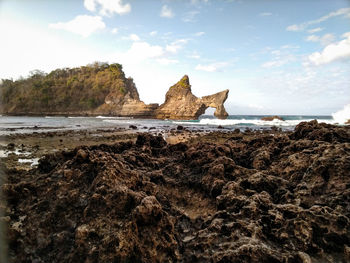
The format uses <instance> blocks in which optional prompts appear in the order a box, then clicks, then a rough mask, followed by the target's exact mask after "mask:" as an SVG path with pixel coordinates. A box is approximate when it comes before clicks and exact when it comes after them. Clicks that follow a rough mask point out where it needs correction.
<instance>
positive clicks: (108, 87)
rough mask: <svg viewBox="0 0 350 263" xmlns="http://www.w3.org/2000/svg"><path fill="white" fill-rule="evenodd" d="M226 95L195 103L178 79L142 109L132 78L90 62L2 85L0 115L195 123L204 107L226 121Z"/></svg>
mask: <svg viewBox="0 0 350 263" xmlns="http://www.w3.org/2000/svg"><path fill="white" fill-rule="evenodd" d="M227 94H228V90H225V91H222V92H219V93H216V94H214V95H211V96H205V97H203V98H197V97H196V96H194V95H193V94H192V92H191V85H190V83H189V80H188V77H187V76H184V77H183V78H182V79H181V80H180V81H179V82H178V83H176V84H175V85H174V86H172V87H171V88H170V89H169V91H168V92H167V94H166V100H165V102H164V103H163V104H162V105H161V106H160V107H159V105H158V104H145V103H144V102H143V101H141V100H140V97H139V93H138V91H137V89H136V86H135V84H134V82H133V79H132V78H126V77H125V74H124V72H123V70H122V66H121V65H120V64H117V63H115V64H110V65H109V64H107V63H100V62H96V63H94V64H91V65H87V66H82V67H79V68H72V69H69V68H65V69H57V70H54V71H52V72H50V73H49V74H45V73H44V72H41V71H33V72H32V73H31V75H30V77H28V78H26V79H23V78H22V79H19V80H16V81H13V80H8V79H7V80H2V82H1V84H0V113H1V114H7V115H86V116H97V115H110V116H124V117H138V118H158V119H198V117H199V116H200V115H201V114H203V113H204V112H205V110H206V109H207V108H208V107H214V108H216V111H215V116H216V117H218V118H226V117H227V115H228V114H227V112H226V111H225V108H224V106H223V103H224V102H225V100H226V99H227Z"/></svg>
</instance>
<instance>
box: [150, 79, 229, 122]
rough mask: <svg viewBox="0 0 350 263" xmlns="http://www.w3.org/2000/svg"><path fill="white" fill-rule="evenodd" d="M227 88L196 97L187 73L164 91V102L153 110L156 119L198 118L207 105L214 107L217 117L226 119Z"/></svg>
mask: <svg viewBox="0 0 350 263" xmlns="http://www.w3.org/2000/svg"><path fill="white" fill-rule="evenodd" d="M228 92H229V90H224V91H221V92H218V93H216V94H213V95H209V96H204V97H202V98H198V97H196V96H195V95H193V94H192V90H191V85H190V81H189V78H188V76H187V75H185V76H183V77H182V79H181V80H180V81H179V82H177V83H176V84H175V85H173V86H171V87H170V88H169V90H168V92H167V93H166V96H165V102H164V103H163V104H162V105H160V106H159V108H158V109H157V110H156V112H155V117H156V118H157V119H181V120H193V119H198V117H199V116H200V115H202V114H203V113H204V112H205V110H206V109H207V108H209V107H212V108H215V109H216V111H215V113H214V115H215V116H216V117H217V118H219V119H226V118H227V116H228V113H227V112H226V110H225V107H224V102H225V101H226V99H227V96H228Z"/></svg>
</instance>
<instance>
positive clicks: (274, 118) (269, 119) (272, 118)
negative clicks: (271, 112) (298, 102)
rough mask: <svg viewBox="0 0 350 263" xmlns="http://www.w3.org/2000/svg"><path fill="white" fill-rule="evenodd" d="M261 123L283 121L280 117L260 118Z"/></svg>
mask: <svg viewBox="0 0 350 263" xmlns="http://www.w3.org/2000/svg"><path fill="white" fill-rule="evenodd" d="M261 120H262V121H273V120H280V121H284V119H283V118H282V117H280V116H277V115H275V116H267V117H262V118H261Z"/></svg>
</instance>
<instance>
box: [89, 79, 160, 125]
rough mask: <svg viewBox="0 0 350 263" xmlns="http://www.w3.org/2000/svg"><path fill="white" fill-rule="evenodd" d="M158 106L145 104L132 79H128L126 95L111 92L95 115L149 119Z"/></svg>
mask: <svg viewBox="0 0 350 263" xmlns="http://www.w3.org/2000/svg"><path fill="white" fill-rule="evenodd" d="M158 106H159V105H158V104H148V105H147V104H145V103H144V102H143V101H141V100H140V97H139V93H138V91H137V89H136V86H135V83H134V82H133V80H132V78H128V79H126V88H125V92H124V93H122V94H121V93H119V92H116V91H115V90H111V92H110V93H109V94H108V95H107V96H106V98H105V102H104V104H102V105H101V106H100V107H98V108H97V109H96V110H95V111H94V113H95V114H104V115H118V116H126V117H127V116H131V117H140V118H147V117H151V116H153V113H154V111H155V110H156V109H157V108H158Z"/></svg>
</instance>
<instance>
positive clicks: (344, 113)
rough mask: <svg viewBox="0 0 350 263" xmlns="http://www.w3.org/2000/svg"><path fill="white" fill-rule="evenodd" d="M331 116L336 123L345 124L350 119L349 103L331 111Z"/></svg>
mask: <svg viewBox="0 0 350 263" xmlns="http://www.w3.org/2000/svg"><path fill="white" fill-rule="evenodd" d="M332 117H333V119H334V121H335V122H336V123H339V124H345V122H347V121H348V120H350V104H348V105H345V106H344V108H343V109H342V110H339V111H337V112H336V113H332Z"/></svg>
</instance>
